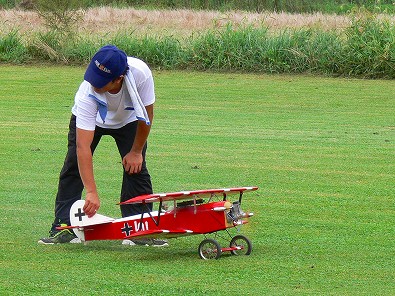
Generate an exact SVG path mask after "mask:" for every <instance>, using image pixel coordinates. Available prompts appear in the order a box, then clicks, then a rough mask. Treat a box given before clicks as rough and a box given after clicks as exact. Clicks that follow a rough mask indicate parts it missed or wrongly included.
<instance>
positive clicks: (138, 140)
mask: <svg viewBox="0 0 395 296" xmlns="http://www.w3.org/2000/svg"><path fill="white" fill-rule="evenodd" d="M145 108H146V110H147V113H148V117H149V120H150V122H151V125H146V124H145V122H144V121H141V120H139V121H138V123H137V131H136V137H135V139H134V142H133V146H132V149H131V150H130V152H129V153H128V154H126V155H125V156H124V158H123V159H122V164H123V166H124V168H125V171H126V172H127V173H128V174H136V173H139V172H140V171H141V166H142V163H143V154H142V153H143V148H144V145H145V143H146V142H147V139H148V135H149V133H150V131H151V126H152V122H153V119H154V105H153V104H152V105H149V106H146V107H145Z"/></svg>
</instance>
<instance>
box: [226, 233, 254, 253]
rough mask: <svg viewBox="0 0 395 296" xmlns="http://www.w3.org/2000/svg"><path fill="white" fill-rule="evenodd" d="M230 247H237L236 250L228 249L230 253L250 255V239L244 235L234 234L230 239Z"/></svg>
mask: <svg viewBox="0 0 395 296" xmlns="http://www.w3.org/2000/svg"><path fill="white" fill-rule="evenodd" d="M230 247H231V248H237V250H232V251H230V252H231V253H232V255H250V254H251V251H252V244H251V241H250V240H249V239H248V238H247V237H245V236H244V235H236V236H235V237H233V238H232V240H231V241H230Z"/></svg>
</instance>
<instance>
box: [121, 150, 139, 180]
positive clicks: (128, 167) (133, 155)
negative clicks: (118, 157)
mask: <svg viewBox="0 0 395 296" xmlns="http://www.w3.org/2000/svg"><path fill="white" fill-rule="evenodd" d="M122 164H123V167H124V168H125V171H126V173H128V174H130V175H131V174H137V173H140V171H141V166H142V164H143V155H142V154H141V153H138V152H133V151H130V152H129V153H128V154H126V155H125V156H124V158H123V159H122Z"/></svg>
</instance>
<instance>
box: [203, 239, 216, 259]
mask: <svg viewBox="0 0 395 296" xmlns="http://www.w3.org/2000/svg"><path fill="white" fill-rule="evenodd" d="M198 251H199V256H200V258H202V259H204V260H208V259H218V258H219V257H220V256H221V247H220V245H219V243H218V242H217V241H216V240H213V239H205V240H203V241H202V242H201V243H200V245H199V248H198Z"/></svg>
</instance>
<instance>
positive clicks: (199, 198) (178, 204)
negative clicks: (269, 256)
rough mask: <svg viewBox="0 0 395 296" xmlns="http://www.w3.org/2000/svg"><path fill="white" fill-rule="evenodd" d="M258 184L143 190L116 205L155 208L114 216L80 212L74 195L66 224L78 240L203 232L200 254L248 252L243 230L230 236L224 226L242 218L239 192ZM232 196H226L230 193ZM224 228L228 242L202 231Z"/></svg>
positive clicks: (206, 256)
mask: <svg viewBox="0 0 395 296" xmlns="http://www.w3.org/2000/svg"><path fill="white" fill-rule="evenodd" d="M257 189H258V187H238V188H227V189H209V190H196V191H181V192H172V193H160V194H148V195H141V196H138V197H134V198H132V199H130V200H127V201H124V202H122V203H120V205H126V204H135V203H142V204H143V205H147V204H149V203H157V204H158V210H156V211H150V210H149V208H148V206H146V208H147V210H146V212H144V213H142V214H141V215H140V214H139V215H134V216H130V217H124V218H120V219H113V218H110V217H106V216H103V215H101V214H95V215H94V216H92V217H91V218H88V216H87V215H85V213H84V212H83V206H84V201H83V200H78V201H76V202H75V203H74V204H73V206H72V207H71V210H70V221H71V226H68V227H67V228H71V229H73V231H74V232H75V234H76V235H77V236H78V237H79V238H80V239H81V241H83V242H88V241H92V240H125V239H129V240H133V239H138V238H164V239H168V238H175V237H180V236H187V235H194V234H203V235H205V239H204V240H203V241H202V242H201V243H200V245H199V248H198V252H199V256H200V257H201V258H202V259H218V258H219V257H220V255H221V253H222V252H227V251H228V252H231V253H232V254H234V255H240V254H244V255H249V254H250V253H251V250H252V245H251V242H250V240H249V239H248V238H247V237H245V236H243V235H240V234H239V235H235V236H232V235H231V233H230V232H229V231H228V228H235V227H236V228H237V227H238V226H240V225H243V224H245V223H247V222H248V221H247V218H248V217H251V216H252V215H253V214H252V213H245V212H243V211H242V209H241V201H242V197H243V194H244V193H245V192H247V191H254V190H257ZM232 196H233V198H234V199H235V200H234V201H231V200H230V197H232ZM221 230H225V231H226V232H227V234H228V235H227V236H226V237H227V241H228V242H229V246H227V247H222V248H221V246H220V244H219V243H218V241H217V240H215V239H212V238H207V235H208V234H211V233H215V234H216V233H217V232H218V231H221Z"/></svg>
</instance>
